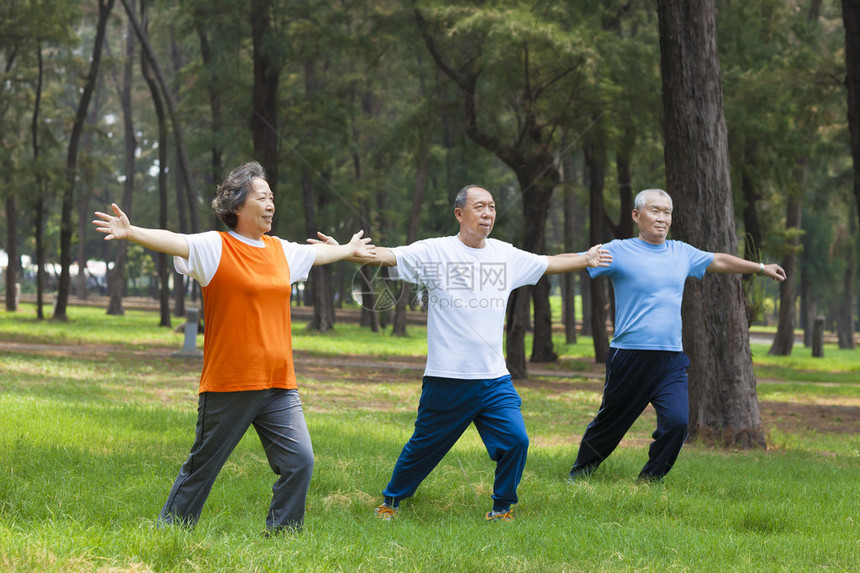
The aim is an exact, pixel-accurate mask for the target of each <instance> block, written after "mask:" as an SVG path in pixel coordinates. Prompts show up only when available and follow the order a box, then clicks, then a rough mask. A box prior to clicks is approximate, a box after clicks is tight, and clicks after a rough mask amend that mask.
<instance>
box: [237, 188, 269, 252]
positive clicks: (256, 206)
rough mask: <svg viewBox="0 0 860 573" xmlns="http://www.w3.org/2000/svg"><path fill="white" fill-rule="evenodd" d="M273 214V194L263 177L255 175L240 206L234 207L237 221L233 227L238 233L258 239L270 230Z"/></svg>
mask: <svg viewBox="0 0 860 573" xmlns="http://www.w3.org/2000/svg"><path fill="white" fill-rule="evenodd" d="M274 215H275V195H274V194H273V193H272V190H271V189H270V188H269V184H268V183H267V182H266V180H265V179H261V178H259V177H256V178H255V179H253V180H252V181H251V191H250V192H249V193H248V197H246V198H245V202H244V203H242V206H241V207H239V208H237V209H236V217H237V218H238V222H237V223H236V227H235V228H234V229H233V230H234V231H236V232H237V233H239V234H240V235H243V236H245V237H249V238H252V239H259V238H260V237H261V236H262V235H263V234H265V233H268V232H269V231H271V230H272V217H274Z"/></svg>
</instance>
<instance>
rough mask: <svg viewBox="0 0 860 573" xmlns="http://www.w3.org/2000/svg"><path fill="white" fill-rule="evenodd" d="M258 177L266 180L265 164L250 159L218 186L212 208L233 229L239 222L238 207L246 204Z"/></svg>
mask: <svg viewBox="0 0 860 573" xmlns="http://www.w3.org/2000/svg"><path fill="white" fill-rule="evenodd" d="M258 177H259V178H260V179H262V180H264V181H265V180H266V172H265V170H264V169H263V166H262V165H260V164H259V163H257V162H256V161H249V162H248V163H243V164H242V165H240V166H239V167H237V168H236V169H234V170H233V171H231V172H230V174H229V175H228V176H227V178H226V179H224V182H223V183H221V185H219V186H218V190H217V191H216V192H215V198H214V199H212V209H214V210H215V214H216V215H218V218H219V219H221V221H222V222H223V223H224V224H225V225H227V226H228V227H229V228H231V229H233V228H234V227H236V224H237V223H238V222H239V218H238V217H237V216H236V209H238V208H239V207H241V206H242V205H244V203H245V200H246V199H247V198H248V193H250V192H251V183H252V182H253V180H254V179H256V178H258Z"/></svg>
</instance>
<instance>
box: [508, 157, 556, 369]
mask: <svg viewBox="0 0 860 573" xmlns="http://www.w3.org/2000/svg"><path fill="white" fill-rule="evenodd" d="M533 167H536V166H533ZM540 172H542V173H543V174H544V175H543V176H542V177H541V176H537V178H535V177H534V176H533V173H531V172H530V173H529V174H528V176H529V177H530V179H529V181H532V182H533V183H532V186H531V188H529V186H528V183H527V181H525V180H523V179H522V178H520V189H521V190H523V223H524V224H525V232H524V235H523V239H524V240H523V249H524V250H526V251H529V252H531V253H540V254H542V253H545V252H546V219H547V215H548V213H549V202H550V198H551V197H552V192H553V189H554V188H555V186H556V184H557V183H558V179H559V176H558V171H557V170H556V169H551V170H546V169H544V168H541V170H540ZM549 286H550V285H549V277H548V276H547V275H544V276H543V277H541V279H540V280H539V281H538V282H537V284H535V285H534V286H532V287H530V288H529V289H528V290H529V291H530V295H531V298H532V304H533V306H534V322H533V324H532V331H533V332H532V334H533V336H532V355H531V361H532V362H555V361H556V360H558V354H556V353H555V350H554V349H553V343H552V311H551V309H550V305H549ZM518 308H519V307H518ZM520 310H521V312H522V310H523V309H520ZM524 312H525V314H524V315H523V314H521V315H519V316H520V319H521V320H522V319H525V322H524V324H526V325H527V324H528V321H529V315H528V307H525V308H524Z"/></svg>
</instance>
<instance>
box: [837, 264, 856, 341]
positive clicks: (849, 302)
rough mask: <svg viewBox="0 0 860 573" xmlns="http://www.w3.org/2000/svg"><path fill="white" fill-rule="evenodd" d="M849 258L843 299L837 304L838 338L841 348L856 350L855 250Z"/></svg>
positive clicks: (844, 277)
mask: <svg viewBox="0 0 860 573" xmlns="http://www.w3.org/2000/svg"><path fill="white" fill-rule="evenodd" d="M849 253H850V256H848V257H847V260H848V268H846V269H845V274H844V275H843V277H842V285H843V288H842V299H841V300H840V301H838V302H837V308H838V309H839V311H838V312H837V313H836V338H837V341H838V343H839V348H842V349H847V350H854V348H855V342H854V274H855V271H856V268H857V265H856V264H855V262H854V260H855V257H854V253H853V249H850V250H849Z"/></svg>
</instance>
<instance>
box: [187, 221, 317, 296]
mask: <svg viewBox="0 0 860 573" xmlns="http://www.w3.org/2000/svg"><path fill="white" fill-rule="evenodd" d="M229 233H230V236H231V237H233V238H235V239H237V240H239V241H242V242H243V243H245V244H246V245H251V246H252V247H259V248H261V249H262V248H264V247H265V243H264V242H263V241H255V240H253V239H249V238H247V237H243V236H242V235H240V234H238V233H234V232H233V231H229ZM185 239H186V240H187V241H188V258H187V259H183V258H182V257H173V266H174V267H176V272H178V273H180V274H183V275H188V276H189V277H191V278H193V279H195V280H196V281H197V282H199V283H200V286H204V287H205V286H207V285H208V284H209V281H211V280H212V277H214V276H215V273H216V272H217V271H218V265H219V263H220V262H221V248H222V247H223V243H222V242H221V234H220V233H219V232H218V231H206V232H205V233H195V234H193V235H185ZM279 241H281V246H282V247H283V248H284V256H285V257H286V258H287V264H288V265H289V267H290V282H291V283H295V282H297V281H303V280H305V279H307V278H308V273H309V272H310V270H311V267H313V266H314V261H315V260H316V252H315V251H314V250H313V248H312V247H311V245H302V244H299V243H291V242H289V241H285V240H284V239H279Z"/></svg>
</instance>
